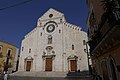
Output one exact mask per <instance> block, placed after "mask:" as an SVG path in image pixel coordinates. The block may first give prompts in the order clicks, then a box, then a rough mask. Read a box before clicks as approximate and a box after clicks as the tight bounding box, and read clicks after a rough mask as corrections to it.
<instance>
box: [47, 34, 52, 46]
mask: <svg viewBox="0 0 120 80" xmlns="http://www.w3.org/2000/svg"><path fill="white" fill-rule="evenodd" d="M48 44H52V36H51V35H49V36H48Z"/></svg>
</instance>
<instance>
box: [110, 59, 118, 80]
mask: <svg viewBox="0 0 120 80" xmlns="http://www.w3.org/2000/svg"><path fill="white" fill-rule="evenodd" d="M110 69H111V76H112V80H117V74H116V67H115V63H114V60H113V59H112V58H111V59H110Z"/></svg>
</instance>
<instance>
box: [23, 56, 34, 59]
mask: <svg viewBox="0 0 120 80" xmlns="http://www.w3.org/2000/svg"><path fill="white" fill-rule="evenodd" d="M25 60H33V58H32V57H31V56H28V57H26V58H25Z"/></svg>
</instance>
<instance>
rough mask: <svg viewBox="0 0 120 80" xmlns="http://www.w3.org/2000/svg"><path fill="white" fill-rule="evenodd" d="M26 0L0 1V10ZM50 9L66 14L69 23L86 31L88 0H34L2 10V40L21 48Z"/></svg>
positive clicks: (0, 15)
mask: <svg viewBox="0 0 120 80" xmlns="http://www.w3.org/2000/svg"><path fill="white" fill-rule="evenodd" d="M23 1H26V0H0V9H1V8H4V7H8V6H11V5H14V4H17V3H21V2H23ZM49 8H53V9H56V10H57V11H60V12H62V13H64V14H65V17H66V19H67V22H69V23H71V24H74V25H77V26H81V27H82V28H83V30H84V31H87V29H86V18H87V14H88V9H87V5H86V0H33V1H31V2H29V3H26V4H22V5H19V6H16V7H12V8H8V9H6V10H0V40H1V41H4V42H7V43H10V44H13V45H15V46H17V47H18V48H20V46H21V41H22V39H23V38H24V36H25V35H26V34H27V33H28V32H30V31H31V30H32V29H33V28H35V27H36V23H37V19H38V18H39V17H41V16H42V15H43V14H44V13H45V12H46V11H47V10H48V9H49Z"/></svg>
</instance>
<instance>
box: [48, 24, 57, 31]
mask: <svg viewBox="0 0 120 80" xmlns="http://www.w3.org/2000/svg"><path fill="white" fill-rule="evenodd" d="M46 29H47V32H49V33H51V32H53V31H54V30H55V26H54V25H53V24H50V25H48V26H47V28H46Z"/></svg>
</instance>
